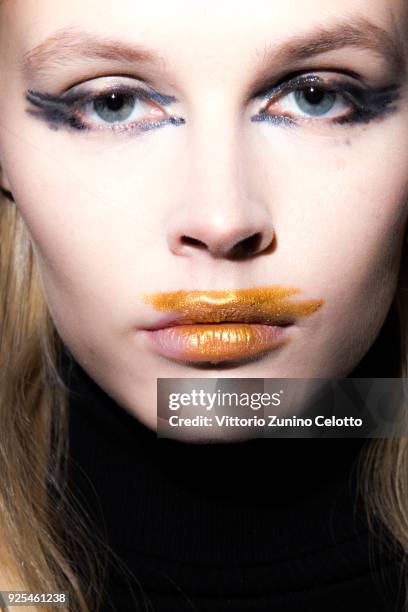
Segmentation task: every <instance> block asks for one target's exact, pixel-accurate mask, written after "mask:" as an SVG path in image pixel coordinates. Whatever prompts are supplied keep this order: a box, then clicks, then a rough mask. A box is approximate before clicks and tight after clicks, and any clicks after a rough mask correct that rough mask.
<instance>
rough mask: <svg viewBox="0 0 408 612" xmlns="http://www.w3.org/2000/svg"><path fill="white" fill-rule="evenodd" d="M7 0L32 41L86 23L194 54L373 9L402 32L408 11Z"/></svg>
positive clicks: (7, 14)
mask: <svg viewBox="0 0 408 612" xmlns="http://www.w3.org/2000/svg"><path fill="white" fill-rule="evenodd" d="M0 5H1V6H2V12H3V14H2V21H3V24H4V23H7V26H8V27H11V28H12V30H15V34H16V35H17V38H16V39H15V40H16V42H21V38H24V42H25V45H26V46H29V45H36V44H38V43H39V42H40V41H41V40H42V39H44V37H46V36H49V35H50V33H52V32H56V31H58V30H59V29H60V28H66V27H72V28H75V27H84V26H86V27H87V28H88V29H91V30H92V31H93V32H94V33H96V34H100V35H106V34H107V32H109V35H110V36H115V35H117V36H121V37H122V38H123V39H124V40H125V41H132V40H134V39H135V36H137V37H138V39H139V40H141V41H142V42H143V41H145V40H146V41H149V42H152V43H154V44H157V45H160V46H161V47H163V48H166V47H170V48H177V47H179V46H181V45H182V46H183V48H184V53H187V54H188V53H192V52H193V51H194V50H195V49H197V47H199V48H201V49H202V46H203V45H204V46H205V48H206V52H207V53H210V52H211V49H213V48H214V47H218V48H219V47H220V46H222V47H223V48H224V49H227V48H228V47H229V45H233V44H234V43H236V42H238V41H239V42H240V45H241V46H242V45H243V46H244V47H245V46H246V45H247V46H248V47H250V46H253V45H254V44H256V43H257V42H259V43H262V42H265V41H270V42H273V41H275V40H277V41H279V40H280V39H282V38H286V37H288V36H290V35H292V34H293V35H294V34H296V33H297V32H299V31H304V30H308V29H310V28H313V27H316V26H324V25H326V24H327V23H330V22H333V21H334V20H336V19H337V20H339V19H344V20H347V19H353V18H359V17H360V18H361V17H367V16H370V19H371V20H372V21H373V22H374V23H377V24H379V25H381V26H382V27H385V28H388V29H390V30H392V29H395V28H397V29H398V30H400V31H401V30H402V29H403V28H404V27H405V25H406V24H407V17H408V3H407V2H406V1H405V0H285V2H282V1H281V0H240V1H239V2H236V1H234V0H217V2H214V3H212V2H208V0H172V1H171V2H168V0H155V2H151V1H150V0H116V1H115V2H112V0H58V2H55V0H0ZM9 31H10V30H9ZM186 44H188V49H186V48H185V45H186ZM230 52H231V53H232V54H233V53H234V52H236V49H234V48H231V49H230Z"/></svg>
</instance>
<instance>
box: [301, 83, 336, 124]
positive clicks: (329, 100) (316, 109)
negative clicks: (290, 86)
mask: <svg viewBox="0 0 408 612" xmlns="http://www.w3.org/2000/svg"><path fill="white" fill-rule="evenodd" d="M294 94H295V100H296V104H297V105H298V107H299V108H300V110H301V111H302V112H303V113H305V114H306V115H311V116H313V117H320V116H322V115H327V114H328V113H329V112H330V111H331V110H333V108H334V107H335V105H336V101H337V98H338V95H337V94H336V93H334V92H332V91H325V90H324V89H322V88H319V87H314V86H311V87H308V88H307V89H298V90H297V91H295V92H294Z"/></svg>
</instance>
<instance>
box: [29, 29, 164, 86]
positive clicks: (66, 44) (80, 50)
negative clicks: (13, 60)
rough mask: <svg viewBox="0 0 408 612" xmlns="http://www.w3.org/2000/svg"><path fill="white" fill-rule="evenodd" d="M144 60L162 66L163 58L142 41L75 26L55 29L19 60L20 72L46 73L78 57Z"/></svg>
mask: <svg viewBox="0 0 408 612" xmlns="http://www.w3.org/2000/svg"><path fill="white" fill-rule="evenodd" d="M81 58H83V59H90V60H98V59H99V60H100V59H102V60H106V61H116V62H126V63H144V64H150V65H151V66H152V67H153V66H157V67H158V66H159V65H160V64H161V65H162V66H163V65H164V64H165V61H164V58H163V57H162V56H161V55H160V54H158V53H156V52H154V51H152V50H150V49H148V48H147V47H145V46H143V45H137V44H132V45H129V44H125V43H123V42H120V41H117V40H111V39H109V38H105V37H102V38H101V37H99V36H96V35H94V34H92V33H87V32H83V31H82V30H78V29H77V28H73V27H72V28H66V29H62V30H57V31H56V32H55V33H54V34H52V35H51V36H49V37H48V38H47V39H46V40H44V41H43V42H41V43H40V44H39V45H37V46H36V47H34V48H33V49H31V50H30V51H28V52H27V53H25V54H24V55H23V57H22V60H21V62H20V65H21V68H22V71H23V74H24V75H25V76H32V75H33V74H36V75H39V76H42V75H47V73H49V71H50V70H53V69H55V68H61V66H63V65H64V64H65V63H69V62H70V61H74V60H78V59H81Z"/></svg>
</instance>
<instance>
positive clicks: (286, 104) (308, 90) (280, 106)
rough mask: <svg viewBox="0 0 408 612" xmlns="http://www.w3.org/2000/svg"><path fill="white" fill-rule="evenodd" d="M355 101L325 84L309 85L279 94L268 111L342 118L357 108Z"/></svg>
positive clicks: (307, 116)
mask: <svg viewBox="0 0 408 612" xmlns="http://www.w3.org/2000/svg"><path fill="white" fill-rule="evenodd" d="M355 108H356V107H355V105H353V102H352V101H351V100H350V101H349V100H348V99H347V98H346V95H345V94H344V95H342V94H341V93H339V92H335V91H333V90H331V89H328V88H326V87H324V86H316V85H309V86H307V87H305V86H302V87H300V88H297V89H293V90H292V91H289V92H288V93H286V94H281V95H279V96H278V99H277V100H276V101H273V100H272V103H271V104H270V105H268V108H267V111H266V112H268V113H273V114H275V115H276V114H280V115H283V116H287V117H291V118H293V119H297V118H300V119H308V118H309V119H341V118H344V117H347V116H348V115H350V114H351V113H352V112H353V111H354V110H355Z"/></svg>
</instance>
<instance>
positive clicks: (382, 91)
mask: <svg viewBox="0 0 408 612" xmlns="http://www.w3.org/2000/svg"><path fill="white" fill-rule="evenodd" d="M312 90H314V92H316V91H318V92H321V93H323V94H331V95H333V96H335V99H336V100H337V99H338V98H340V99H341V100H342V102H343V103H346V104H347V105H348V106H349V107H351V111H349V112H348V113H346V114H342V115H340V116H339V117H333V118H331V119H330V120H327V119H325V118H317V119H315V118H314V117H312V116H307V115H306V116H300V121H299V118H297V119H296V118H293V117H291V116H290V115H289V114H285V113H283V114H275V115H274V114H271V113H270V112H268V110H267V109H268V108H269V107H270V106H271V105H273V104H276V102H277V101H279V100H280V99H282V98H283V99H284V98H286V97H288V96H289V95H291V94H295V95H296V93H298V92H307V91H309V92H311V91H312ZM261 97H262V98H266V99H267V103H266V105H265V107H264V108H263V109H262V110H261V111H260V112H259V113H258V114H257V115H255V116H253V117H252V118H251V120H252V121H270V122H272V123H274V124H275V125H285V126H295V125H298V124H299V123H308V124H309V123H314V124H316V123H318V124H322V123H325V124H327V123H329V124H337V125H353V124H356V123H369V122H370V121H372V120H374V119H378V118H380V117H382V116H384V115H385V114H388V113H389V112H391V111H394V110H396V107H395V106H393V103H394V102H396V101H397V99H398V98H399V86H396V85H393V86H390V87H384V88H377V89H372V88H368V87H363V86H361V85H355V84H352V83H350V82H349V81H345V80H341V79H336V80H333V79H331V80H329V81H326V80H325V79H323V78H322V77H321V76H319V75H316V74H307V75H305V74H302V75H299V76H295V77H293V78H292V79H290V80H289V81H288V80H285V81H284V82H282V83H280V84H279V85H277V86H275V87H273V88H272V89H269V90H268V91H266V92H264V93H263V94H261Z"/></svg>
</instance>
